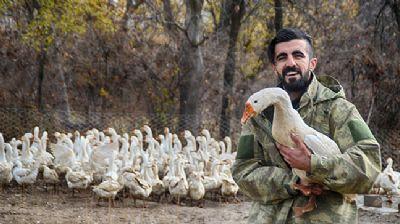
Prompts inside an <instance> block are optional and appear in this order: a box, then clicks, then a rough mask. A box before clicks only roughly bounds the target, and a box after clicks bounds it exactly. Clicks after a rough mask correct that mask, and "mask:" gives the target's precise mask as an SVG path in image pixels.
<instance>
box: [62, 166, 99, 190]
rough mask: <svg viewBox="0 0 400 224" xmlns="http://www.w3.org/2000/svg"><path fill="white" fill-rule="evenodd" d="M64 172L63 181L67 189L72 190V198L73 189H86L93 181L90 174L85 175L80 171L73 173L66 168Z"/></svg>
mask: <svg viewBox="0 0 400 224" xmlns="http://www.w3.org/2000/svg"><path fill="white" fill-rule="evenodd" d="M66 170H67V174H66V175H65V180H66V181H67V185H68V188H71V190H72V196H74V193H75V189H86V188H87V187H88V186H89V185H90V183H92V181H93V174H92V173H86V172H85V171H83V170H81V169H80V170H76V171H74V170H72V169H71V168H70V167H67V168H66Z"/></svg>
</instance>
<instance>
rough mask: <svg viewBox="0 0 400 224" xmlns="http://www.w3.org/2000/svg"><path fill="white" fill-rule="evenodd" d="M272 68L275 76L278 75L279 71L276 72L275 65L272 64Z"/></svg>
mask: <svg viewBox="0 0 400 224" xmlns="http://www.w3.org/2000/svg"><path fill="white" fill-rule="evenodd" d="M271 67H272V70H273V71H274V74H275V75H278V71H277V70H276V66H275V64H272V63H271Z"/></svg>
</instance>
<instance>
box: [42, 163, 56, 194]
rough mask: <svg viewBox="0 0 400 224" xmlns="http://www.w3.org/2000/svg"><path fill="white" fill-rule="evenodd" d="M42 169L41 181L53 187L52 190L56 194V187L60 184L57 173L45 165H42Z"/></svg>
mask: <svg viewBox="0 0 400 224" xmlns="http://www.w3.org/2000/svg"><path fill="white" fill-rule="evenodd" d="M42 168H43V180H44V182H45V183H46V185H47V184H52V185H53V190H54V192H56V185H57V184H58V183H59V182H60V179H59V176H58V174H57V172H56V171H55V170H53V169H50V168H49V167H48V166H46V165H42ZM46 191H47V186H46Z"/></svg>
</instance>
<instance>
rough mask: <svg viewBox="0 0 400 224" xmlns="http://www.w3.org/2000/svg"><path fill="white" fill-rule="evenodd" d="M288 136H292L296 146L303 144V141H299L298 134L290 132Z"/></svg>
mask: <svg viewBox="0 0 400 224" xmlns="http://www.w3.org/2000/svg"><path fill="white" fill-rule="evenodd" d="M290 138H292V140H293V142H294V143H295V144H296V145H297V146H301V145H302V144H303V141H301V138H300V136H298V135H297V134H295V133H290Z"/></svg>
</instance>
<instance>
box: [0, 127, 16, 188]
mask: <svg viewBox="0 0 400 224" xmlns="http://www.w3.org/2000/svg"><path fill="white" fill-rule="evenodd" d="M4 149H5V143H4V138H3V135H2V134H1V133H0V184H1V185H6V184H9V183H10V182H11V180H12V177H13V175H12V167H13V163H12V162H10V161H7V159H6V153H5V151H4Z"/></svg>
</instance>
